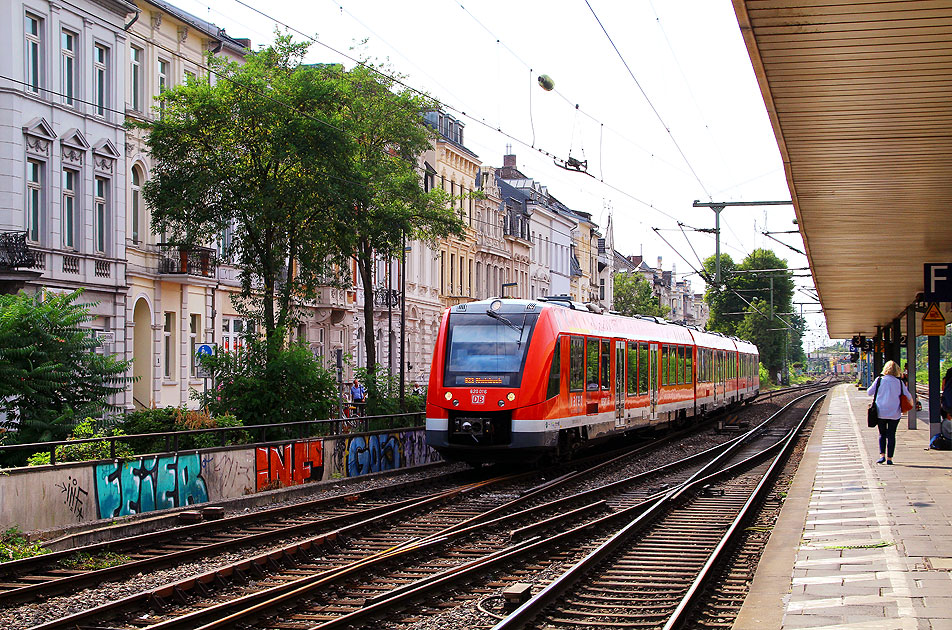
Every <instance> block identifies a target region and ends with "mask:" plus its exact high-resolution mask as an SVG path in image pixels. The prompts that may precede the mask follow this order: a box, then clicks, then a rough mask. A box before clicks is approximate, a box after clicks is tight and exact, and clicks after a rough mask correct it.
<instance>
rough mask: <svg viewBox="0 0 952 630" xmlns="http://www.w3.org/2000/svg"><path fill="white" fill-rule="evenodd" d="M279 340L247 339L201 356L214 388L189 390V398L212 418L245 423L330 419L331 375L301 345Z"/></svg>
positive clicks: (333, 393) (333, 390) (333, 392)
mask: <svg viewBox="0 0 952 630" xmlns="http://www.w3.org/2000/svg"><path fill="white" fill-rule="evenodd" d="M281 337H282V336H281V335H275V338H273V339H272V340H270V341H268V340H266V339H259V338H251V339H248V340H247V341H246V343H245V345H244V346H243V347H241V348H240V349H238V350H236V351H234V352H220V353H218V354H217V355H215V356H210V357H202V361H203V363H204V364H205V365H206V366H208V368H209V369H210V370H211V372H212V374H213V375H214V377H215V382H216V383H217V385H216V387H215V389H214V390H209V391H208V392H207V393H205V392H198V391H194V390H193V391H192V398H193V399H195V400H198V401H199V402H200V406H201V407H202V408H203V409H208V410H209V411H210V412H211V413H212V415H214V416H215V417H221V416H224V415H233V416H235V417H236V418H238V419H239V420H241V421H242V423H243V424H245V425H249V424H277V423H282V422H298V421H303V420H318V419H323V418H328V417H330V414H331V412H332V411H333V410H334V409H335V408H336V407H337V381H336V377H335V376H334V374H333V373H332V372H330V371H329V370H327V369H326V368H324V367H323V366H322V365H321V364H320V363H319V362H318V360H317V359H316V358H315V357H314V355H313V353H311V350H310V348H308V347H307V345H305V344H304V343H303V342H297V343H293V344H291V345H290V346H289V347H287V348H284V347H282V343H283V341H282V339H281ZM269 437H270V435H269Z"/></svg>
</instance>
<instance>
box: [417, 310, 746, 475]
mask: <svg viewBox="0 0 952 630" xmlns="http://www.w3.org/2000/svg"><path fill="white" fill-rule="evenodd" d="M759 388H760V379H759V357H758V353H757V347H756V346H755V345H753V344H751V343H748V342H746V341H741V340H738V339H735V338H731V337H725V336H723V335H721V334H718V333H706V332H701V331H699V330H696V329H694V328H689V327H686V326H680V325H677V324H671V323H666V322H664V321H662V320H655V319H654V318H643V317H622V316H617V315H605V314H600V313H596V312H592V311H590V310H589V309H588V308H586V307H585V306H584V305H582V304H579V303H576V302H570V301H568V300H567V299H565V298H562V299H557V298H552V297H550V298H541V299H539V300H511V299H490V300H483V301H479V302H470V303H468V304H459V305H457V306H454V307H452V308H450V309H449V310H448V311H447V313H446V315H445V316H444V317H443V321H442V323H441V325H440V332H439V336H438V338H437V342H436V349H435V350H434V353H433V364H432V366H431V369H430V386H429V392H428V397H427V405H426V438H427V442H428V443H429V445H430V446H432V447H433V448H435V449H436V450H437V451H439V452H440V454H441V455H442V456H443V457H444V458H446V459H449V460H455V461H466V462H470V463H479V462H496V461H517V462H518V461H532V460H534V459H538V458H540V457H543V456H549V457H567V456H570V455H571V454H572V453H573V452H574V451H575V450H576V449H577V448H578V447H580V446H585V445H588V444H591V443H593V442H594V441H597V440H601V439H604V438H608V437H611V436H614V435H618V434H620V433H624V432H628V431H632V430H635V429H642V428H646V427H655V426H657V425H661V424H665V423H675V422H679V421H684V420H687V419H688V418H692V417H697V416H701V415H704V414H705V413H708V412H710V411H711V410H713V409H717V408H719V407H724V406H727V405H732V404H736V403H739V402H742V401H744V400H746V399H750V398H753V397H754V396H756V395H757V393H758V391H759Z"/></svg>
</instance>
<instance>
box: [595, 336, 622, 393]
mask: <svg viewBox="0 0 952 630" xmlns="http://www.w3.org/2000/svg"><path fill="white" fill-rule="evenodd" d="M599 345H600V346H601V349H602V350H601V366H602V369H601V381H602V389H608V388H609V387H611V382H612V380H611V365H612V363H611V361H612V354H611V344H610V343H609V341H608V340H607V339H602V340H601V341H600V342H599ZM615 369H616V370H617V369H618V368H617V367H616V368H615Z"/></svg>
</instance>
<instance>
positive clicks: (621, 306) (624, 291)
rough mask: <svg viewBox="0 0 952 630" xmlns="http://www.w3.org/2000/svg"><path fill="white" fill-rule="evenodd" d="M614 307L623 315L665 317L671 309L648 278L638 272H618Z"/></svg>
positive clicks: (615, 280) (615, 282)
mask: <svg viewBox="0 0 952 630" xmlns="http://www.w3.org/2000/svg"><path fill="white" fill-rule="evenodd" d="M613 282H614V307H615V310H616V311H618V312H619V313H621V314H622V315H628V316H629V317H631V316H635V315H654V316H656V317H664V316H666V315H667V314H668V311H669V310H670V309H669V308H668V307H667V306H664V305H662V304H661V302H660V301H659V300H658V296H656V295H655V294H654V292H653V291H652V289H651V284H650V283H649V282H648V280H647V279H646V278H645V277H644V276H643V275H641V274H640V273H637V272H631V273H618V274H615V276H614V278H613Z"/></svg>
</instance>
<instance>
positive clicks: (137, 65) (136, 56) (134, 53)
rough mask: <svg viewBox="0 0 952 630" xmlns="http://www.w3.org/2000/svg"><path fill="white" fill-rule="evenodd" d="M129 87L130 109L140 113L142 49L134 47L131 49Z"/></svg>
mask: <svg viewBox="0 0 952 630" xmlns="http://www.w3.org/2000/svg"><path fill="white" fill-rule="evenodd" d="M130 65H131V68H130V69H131V70H132V73H131V81H132V83H131V85H130V89H131V91H132V109H134V110H136V111H137V112H141V111H142V49H141V48H136V47H135V46H133V47H132V49H131V55H130Z"/></svg>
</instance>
